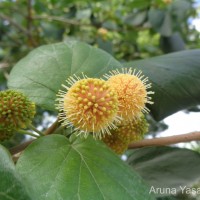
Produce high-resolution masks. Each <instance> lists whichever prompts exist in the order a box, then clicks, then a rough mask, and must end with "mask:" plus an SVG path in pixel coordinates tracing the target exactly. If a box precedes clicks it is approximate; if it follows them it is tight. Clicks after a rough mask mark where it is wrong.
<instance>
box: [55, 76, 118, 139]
mask: <svg viewBox="0 0 200 200" xmlns="http://www.w3.org/2000/svg"><path fill="white" fill-rule="evenodd" d="M83 77H84V79H80V78H79V77H77V76H73V77H70V78H68V79H67V83H68V85H69V86H65V85H63V87H64V88H65V89H66V91H59V93H58V99H57V101H58V102H59V103H58V104H57V105H56V106H57V109H58V110H59V111H60V112H59V119H60V121H61V122H62V125H64V126H68V127H70V126H73V127H74V128H75V131H76V134H77V135H82V136H84V137H87V136H88V134H89V132H92V133H93V135H94V137H95V138H101V137H102V135H104V134H110V131H109V129H113V128H116V126H115V125H114V122H115V121H119V117H117V116H116V115H117V111H118V98H117V94H116V92H115V91H114V90H113V89H112V88H111V87H110V86H109V84H107V83H106V81H104V80H100V79H95V78H87V77H86V76H85V75H84V76H83Z"/></svg>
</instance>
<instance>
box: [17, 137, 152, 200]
mask: <svg viewBox="0 0 200 200" xmlns="http://www.w3.org/2000/svg"><path fill="white" fill-rule="evenodd" d="M17 169H18V171H19V173H20V174H21V175H22V177H23V180H24V182H25V183H26V185H27V186H28V188H29V192H31V194H32V195H33V199H37V200H44V199H48V200H68V199H69V200H72V199H74V200H75V199H77V200H78V199H81V200H89V199H91V200H92V199H95V200H100V199H102V200H103V199H104V200H108V199H110V200H111V199H114V200H122V199H126V200H129V199H130V200H134V199H135V200H139V199H145V200H148V199H149V200H150V199H153V197H151V196H150V195H149V190H148V188H147V187H146V186H145V184H144V183H143V181H142V180H141V179H140V177H139V176H138V175H137V174H136V173H135V172H134V171H132V170H131V169H130V168H129V166H127V165H126V164H125V163H123V162H122V161H121V160H120V159H119V158H118V157H117V156H116V155H115V154H114V153H112V152H111V150H109V149H108V148H107V147H106V146H105V145H102V143H100V142H98V141H95V140H94V139H93V138H88V139H76V140H75V141H74V142H71V143H70V142H69V140H68V139H67V138H66V137H64V136H61V135H51V136H47V137H43V138H40V139H38V140H37V141H35V142H33V143H32V144H31V145H30V146H29V147H28V148H27V149H26V150H25V151H24V153H23V154H22V155H21V157H20V159H19V160H18V162H17Z"/></svg>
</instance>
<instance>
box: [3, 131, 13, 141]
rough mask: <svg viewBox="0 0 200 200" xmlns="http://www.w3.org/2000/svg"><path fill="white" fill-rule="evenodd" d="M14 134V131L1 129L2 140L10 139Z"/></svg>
mask: <svg viewBox="0 0 200 200" xmlns="http://www.w3.org/2000/svg"><path fill="white" fill-rule="evenodd" d="M13 135H14V131H6V130H0V142H2V141H4V140H8V139H10V138H11V137H12V136H13Z"/></svg>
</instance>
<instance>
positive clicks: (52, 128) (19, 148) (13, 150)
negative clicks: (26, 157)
mask: <svg viewBox="0 0 200 200" xmlns="http://www.w3.org/2000/svg"><path fill="white" fill-rule="evenodd" d="M58 127H59V123H58V120H56V121H55V122H54V123H53V124H52V125H51V126H50V127H49V128H48V129H47V130H46V131H45V133H44V134H45V135H50V134H52V133H53V132H54V131H55V130H56V129H57V128H58ZM34 136H35V135H34ZM33 141H34V140H30V141H27V142H24V143H22V144H20V145H18V146H15V147H13V148H11V149H10V150H9V151H10V153H11V154H12V155H14V154H17V153H19V152H21V151H23V150H24V149H25V148H26V147H27V146H28V145H29V144H31V143H32V142H33Z"/></svg>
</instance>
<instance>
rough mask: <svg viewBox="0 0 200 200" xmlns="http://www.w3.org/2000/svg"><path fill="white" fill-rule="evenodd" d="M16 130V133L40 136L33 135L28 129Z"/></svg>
mask: <svg viewBox="0 0 200 200" xmlns="http://www.w3.org/2000/svg"><path fill="white" fill-rule="evenodd" d="M17 132H18V133H21V134H24V135H30V136H32V137H35V138H38V137H40V136H38V135H35V134H34V133H31V132H29V131H26V130H22V129H19V130H17Z"/></svg>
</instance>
